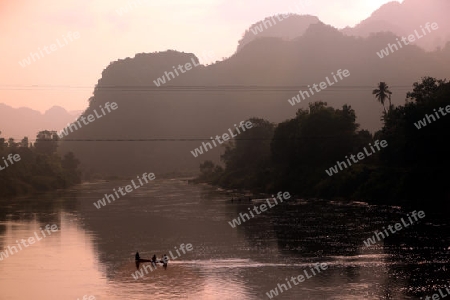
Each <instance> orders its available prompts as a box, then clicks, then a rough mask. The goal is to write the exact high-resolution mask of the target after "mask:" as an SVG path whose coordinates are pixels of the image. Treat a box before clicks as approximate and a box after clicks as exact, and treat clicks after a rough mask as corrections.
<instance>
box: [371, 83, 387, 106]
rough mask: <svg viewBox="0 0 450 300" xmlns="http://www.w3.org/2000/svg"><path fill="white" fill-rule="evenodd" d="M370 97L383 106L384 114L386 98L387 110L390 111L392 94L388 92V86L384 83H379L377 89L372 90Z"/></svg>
mask: <svg viewBox="0 0 450 300" xmlns="http://www.w3.org/2000/svg"><path fill="white" fill-rule="evenodd" d="M372 95H375V97H376V98H377V100H378V101H379V102H380V103H381V104H382V105H383V108H384V112H385V113H387V111H386V107H385V106H384V101H385V100H386V98H388V99H389V110H390V109H391V107H392V103H391V95H392V92H391V91H390V90H389V86H388V85H387V84H386V83H385V82H380V83H379V84H378V88H377V89H375V90H373V92H372Z"/></svg>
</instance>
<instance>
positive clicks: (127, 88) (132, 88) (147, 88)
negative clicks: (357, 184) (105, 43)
mask: <svg viewBox="0 0 450 300" xmlns="http://www.w3.org/2000/svg"><path fill="white" fill-rule="evenodd" d="M310 87H311V86H310V85H309V86H308V85H285V86H282V85H275V86H269V85H211V86H205V85H199V86H175V85H172V86H170V85H167V86H159V87H158V86H155V85H110V86H108V85H105V86H96V87H93V86H70V85H31V86H25V85H0V90H33V91H35V90H43V91H47V90H58V89H60V90H61V89H94V90H95V91H117V92H168V91H169V92H204V91H205V92H207V91H211V92H224V91H237V92H239V91H245V92H247V91H248V92H290V91H298V90H299V89H304V90H308V89H309V88H310ZM375 87H376V86H375V85H373V86H364V85H360V86H350V85H340V86H334V87H328V88H326V89H323V90H321V91H334V92H336V91H355V90H361V91H365V90H367V91H372V90H373V89H374V88H375ZM390 88H391V89H397V90H407V89H408V90H411V89H412V88H413V87H412V86H410V85H397V86H395V85H394V86H390ZM316 92H317V91H316Z"/></svg>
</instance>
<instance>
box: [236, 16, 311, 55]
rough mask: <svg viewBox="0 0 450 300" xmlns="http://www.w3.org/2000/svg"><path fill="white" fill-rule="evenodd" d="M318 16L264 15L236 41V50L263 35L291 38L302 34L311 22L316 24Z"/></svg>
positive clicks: (284, 38)
mask: <svg viewBox="0 0 450 300" xmlns="http://www.w3.org/2000/svg"><path fill="white" fill-rule="evenodd" d="M319 22H320V20H319V18H318V17H315V16H311V15H297V14H278V15H273V16H270V17H266V18H265V19H264V20H262V21H259V22H257V23H255V24H253V25H252V26H250V28H249V29H247V30H246V31H245V33H244V35H243V36H242V39H241V40H240V41H239V42H238V47H237V51H240V50H242V48H243V47H244V46H245V45H247V44H248V43H250V42H252V41H254V40H256V39H258V38H263V37H275V38H281V39H283V40H293V39H295V38H298V37H300V36H302V35H303V34H304V33H305V31H306V29H308V27H309V26H310V25H311V24H317V23H319Z"/></svg>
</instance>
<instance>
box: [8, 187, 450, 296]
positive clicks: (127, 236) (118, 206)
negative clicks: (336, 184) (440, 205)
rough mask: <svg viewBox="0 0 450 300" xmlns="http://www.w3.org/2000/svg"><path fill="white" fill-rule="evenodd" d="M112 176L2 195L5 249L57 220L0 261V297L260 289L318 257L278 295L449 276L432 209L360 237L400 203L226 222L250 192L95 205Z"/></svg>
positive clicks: (363, 291) (406, 288)
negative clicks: (180, 251)
mask: <svg viewBox="0 0 450 300" xmlns="http://www.w3.org/2000/svg"><path fill="white" fill-rule="evenodd" d="M120 184H121V183H118V182H109V183H99V184H84V185H80V186H78V187H76V188H75V189H72V190H69V191H63V192H55V193H53V194H47V195H41V196H38V197H33V198H22V199H18V200H15V201H14V202H13V204H11V201H9V202H8V201H4V200H2V202H1V203H0V204H1V207H2V210H1V211H0V247H1V248H2V249H3V247H7V246H8V245H14V244H15V240H17V239H20V238H28V237H30V236H33V233H34V232H35V231H38V230H39V227H41V226H45V225H46V224H57V225H58V227H60V228H61V231H60V232H58V233H57V234H55V235H53V236H50V237H48V238H46V239H44V240H42V241H40V242H37V243H36V244H34V245H31V246H30V247H28V248H26V249H24V250H23V251H20V252H19V253H17V254H14V255H12V256H11V257H9V258H7V259H4V260H3V261H0V299H1V300H3V299H5V300H16V299H36V300H40V299H74V300H75V299H77V298H80V299H82V297H83V295H95V296H96V299H113V300H114V299H187V298H189V299H233V300H238V299H269V298H268V297H267V296H266V292H268V291H269V290H270V289H274V288H275V287H276V286H277V284H278V283H285V278H286V277H289V278H290V277H291V276H298V275H300V274H303V270H304V269H309V268H310V265H311V264H313V263H316V262H326V263H327V264H328V265H329V268H328V269H327V270H326V271H323V272H322V273H321V274H319V275H317V276H315V277H313V278H311V279H308V280H306V281H305V282H303V283H301V284H299V285H298V286H293V288H292V289H289V290H288V291H285V292H283V293H282V294H280V296H278V297H276V299H419V297H423V296H425V295H431V294H433V293H434V292H436V291H437V290H438V289H439V288H442V287H445V286H448V285H450V282H449V278H450V277H449V268H450V266H449V252H450V251H449V247H450V239H449V234H448V232H449V226H448V224H447V221H442V220H440V221H438V220H439V219H438V218H436V216H431V215H428V214H427V216H426V218H425V219H424V220H423V222H421V223H420V224H415V225H413V226H410V227H408V228H405V229H403V230H402V231H400V232H398V233H396V234H393V235H392V236H391V237H389V238H387V239H385V240H383V241H382V242H379V243H378V244H377V245H375V246H372V247H370V248H366V247H365V246H364V244H363V241H364V240H365V239H367V238H368V237H371V236H372V234H373V231H374V230H377V229H381V228H382V227H383V226H386V225H391V224H394V223H396V222H398V221H399V220H400V218H401V217H403V216H404V215H405V213H406V212H405V211H402V210H401V209H400V208H399V207H386V206H383V207H378V206H370V205H367V204H365V203H361V202H354V203H350V204H349V203H345V202H326V201H314V202H313V201H304V200H297V201H290V202H287V203H285V204H283V205H279V206H277V207H275V208H272V209H270V210H268V211H267V212H264V213H262V214H261V215H259V216H257V217H256V218H254V219H251V220H250V221H247V222H245V223H243V224H242V225H240V226H238V227H237V228H234V229H233V228H231V227H230V225H229V224H228V221H231V220H232V219H233V218H236V217H237V216H238V214H239V213H241V212H247V207H250V205H252V204H251V203H249V202H246V201H242V202H234V203H231V202H230V201H229V197H228V196H226V195H225V194H223V193H218V192H216V191H215V190H214V189H213V188H210V187H207V186H202V185H196V186H194V185H187V184H186V182H185V181H179V180H157V181H155V182H152V185H147V186H144V187H141V188H139V189H138V190H136V191H134V192H133V193H131V194H130V195H127V196H126V197H124V198H120V199H118V200H116V201H115V202H113V203H112V204H109V205H107V206H105V207H103V208H101V209H96V208H95V207H94V206H93V204H92V203H93V202H94V201H96V200H98V199H100V198H102V196H103V194H104V193H110V192H111V190H112V189H113V188H115V187H117V186H118V185H120ZM182 243H184V244H186V243H191V244H192V245H193V247H194V249H193V251H191V252H187V253H186V254H185V255H182V256H181V257H179V258H178V259H177V260H174V261H171V262H169V267H168V269H167V270H164V269H162V268H161V269H156V270H155V271H153V272H151V273H150V274H148V275H145V277H144V278H142V279H138V280H135V279H133V277H132V276H131V274H132V273H134V272H135V271H136V270H137V269H136V265H135V264H134V260H133V255H134V253H135V252H136V251H140V254H141V257H143V258H150V257H151V256H152V255H153V254H156V255H157V256H158V257H160V256H161V255H162V254H164V253H166V254H167V253H168V252H169V251H170V250H172V251H173V250H174V247H178V246H179V245H180V244H182ZM173 253H175V251H173ZM141 267H142V264H141Z"/></svg>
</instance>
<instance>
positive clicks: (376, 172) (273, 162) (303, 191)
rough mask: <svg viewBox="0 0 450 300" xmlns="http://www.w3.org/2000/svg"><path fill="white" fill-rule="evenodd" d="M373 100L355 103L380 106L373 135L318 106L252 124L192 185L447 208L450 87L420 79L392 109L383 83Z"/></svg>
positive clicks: (352, 119)
mask: <svg viewBox="0 0 450 300" xmlns="http://www.w3.org/2000/svg"><path fill="white" fill-rule="evenodd" d="M372 94H373V96H374V98H369V99H361V101H375V100H378V101H379V102H380V104H381V105H383V107H384V110H383V113H382V116H381V118H382V121H383V127H382V128H381V130H379V131H377V132H375V133H373V134H372V133H370V132H369V131H367V130H364V129H360V127H359V124H358V123H356V117H357V116H356V115H355V111H354V110H353V109H352V108H351V107H350V106H348V105H343V106H342V108H340V109H335V108H332V107H329V106H328V105H327V103H324V102H320V101H318V102H313V103H310V104H309V109H299V110H298V111H297V113H296V117H295V118H293V119H290V120H286V121H284V122H282V123H280V124H273V123H270V122H268V121H266V120H264V119H259V118H252V119H250V121H251V122H252V123H253V124H254V125H253V127H254V128H252V129H251V130H248V131H246V132H244V133H242V134H241V136H240V137H239V138H237V139H235V140H234V141H233V142H232V143H229V144H227V145H226V149H225V153H224V154H223V155H222V156H221V160H222V162H223V164H224V166H223V167H222V166H218V165H215V164H214V163H213V162H211V161H204V162H202V163H201V165H200V172H201V175H200V176H199V177H198V178H197V180H196V181H197V182H207V183H210V184H213V185H216V186H220V187H223V188H227V189H251V190H254V191H258V192H276V191H281V190H288V191H290V192H291V193H293V194H296V195H298V196H300V197H321V198H328V199H334V198H346V199H353V200H364V201H368V202H370V203H377V204H393V205H397V204H398V205H405V206H413V207H428V208H430V209H436V210H439V209H442V208H448V207H450V205H449V204H448V203H449V199H450V189H449V188H448V185H447V183H446V182H447V176H446V173H447V169H448V167H449V166H450V158H449V156H448V138H449V136H450V134H449V132H448V128H449V126H450V117H446V114H448V113H450V83H448V82H446V81H445V80H437V79H434V78H431V77H425V78H423V79H422V81H421V82H416V83H414V84H413V88H412V91H411V92H409V93H408V94H407V97H406V100H405V104H404V105H402V106H394V105H392V104H391V92H390V91H389V87H388V85H387V84H385V83H383V82H382V83H380V84H379V85H378V88H377V89H375V90H373V92H372ZM383 141H385V142H384V145H385V147H379V146H380V144H381V145H383V144H382V143H383ZM376 147H378V148H376ZM369 149H371V150H372V149H373V150H377V151H375V152H374V151H370V150H369ZM361 153H364V156H362V155H361ZM356 157H357V158H358V159H356Z"/></svg>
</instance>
